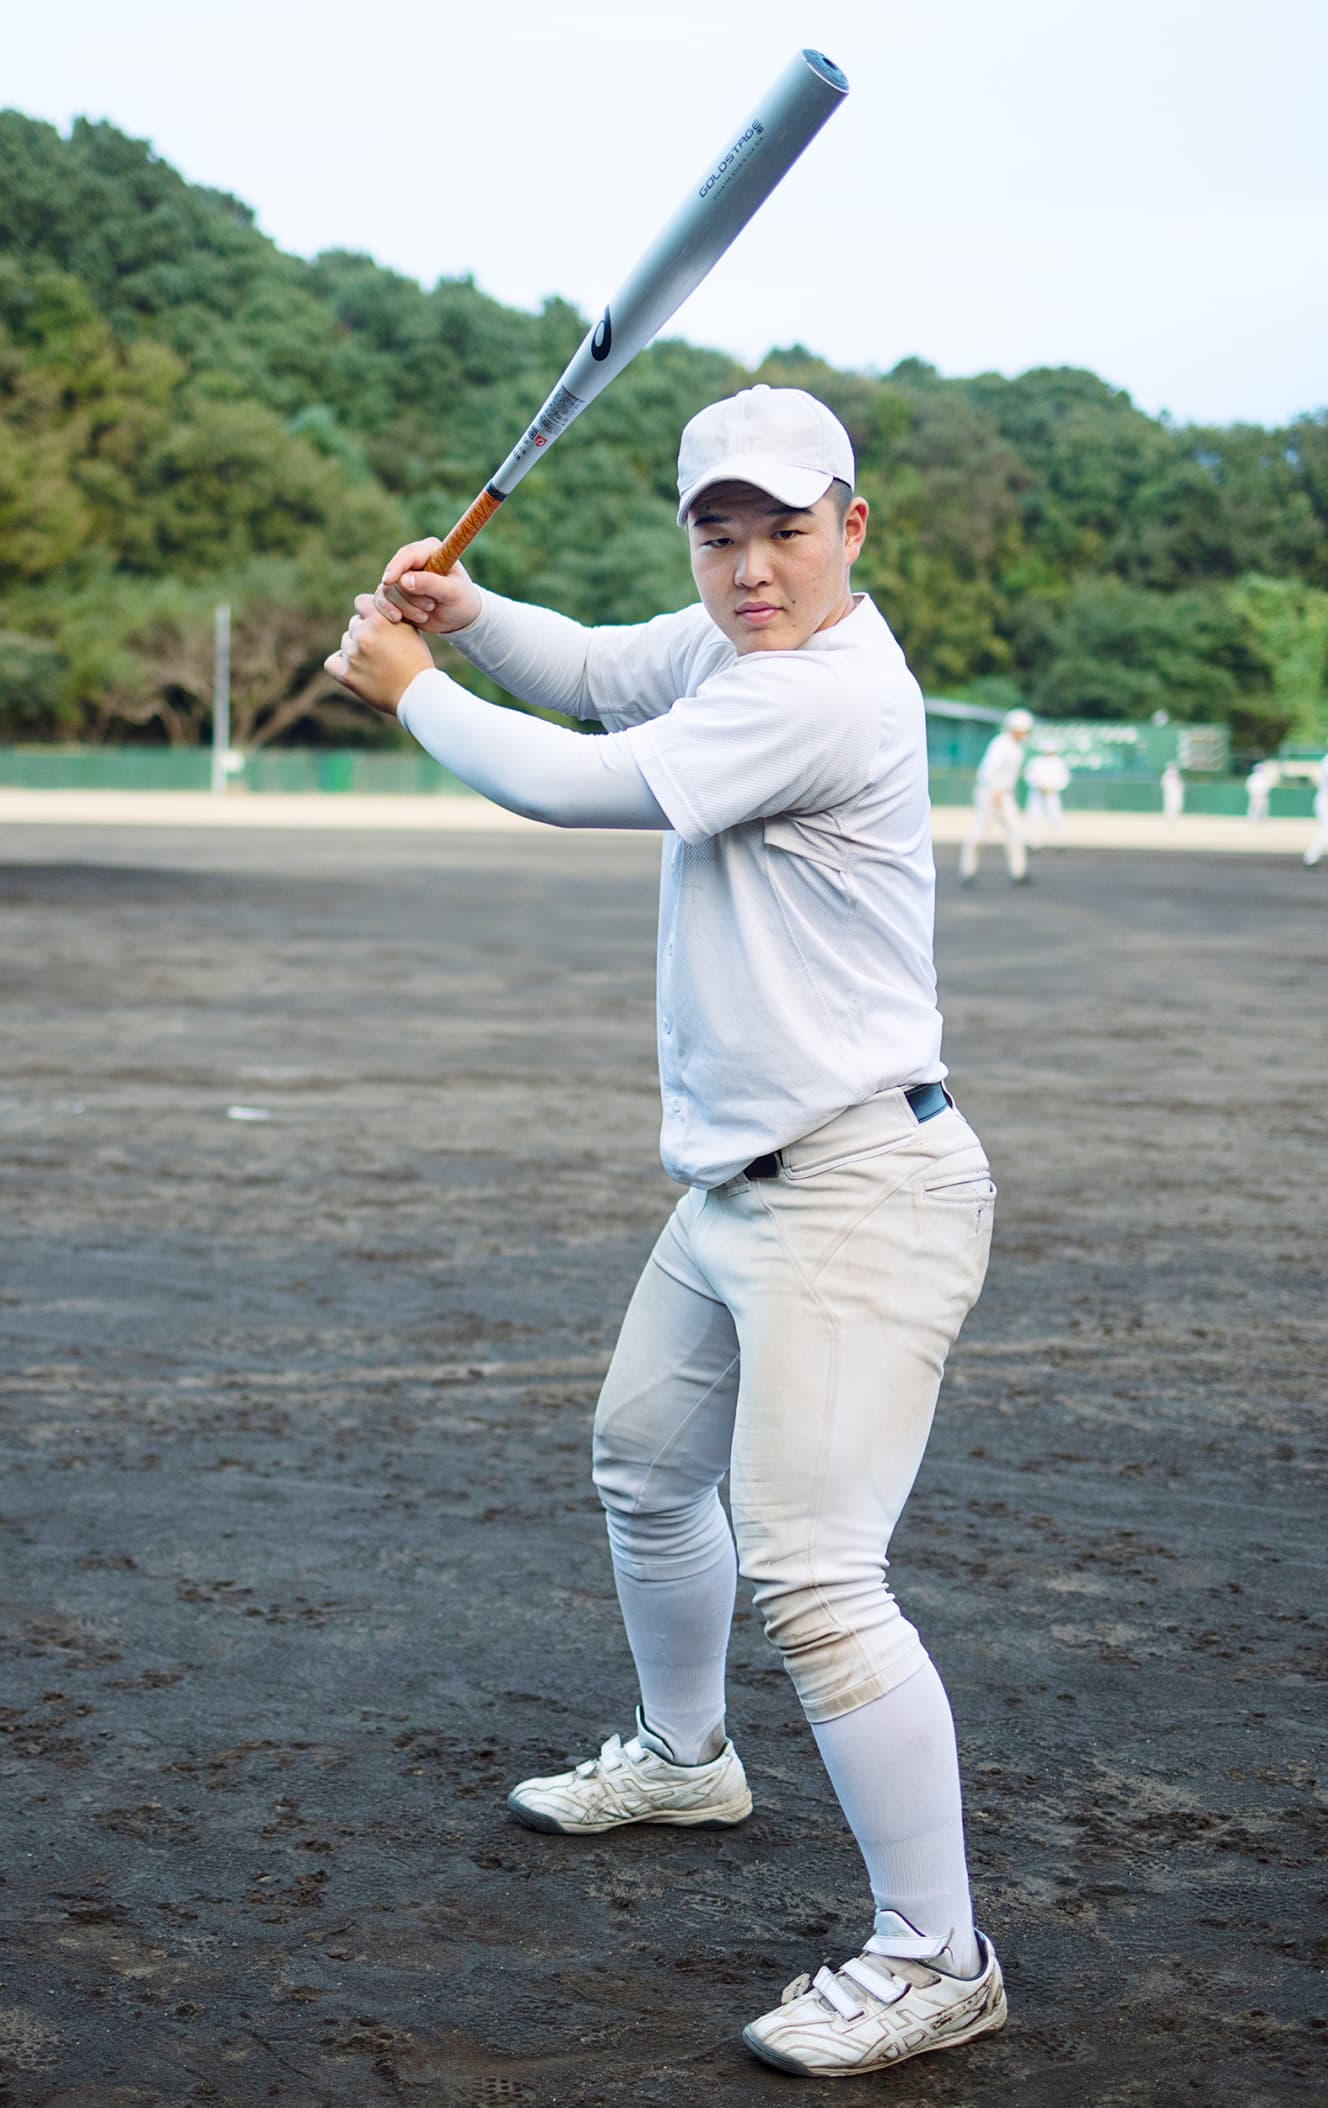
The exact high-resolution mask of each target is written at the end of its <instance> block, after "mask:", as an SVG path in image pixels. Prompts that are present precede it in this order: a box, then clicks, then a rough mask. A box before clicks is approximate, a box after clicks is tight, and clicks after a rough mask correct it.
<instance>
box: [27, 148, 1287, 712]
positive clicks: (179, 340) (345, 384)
mask: <svg viewBox="0 0 1328 2108" xmlns="http://www.w3.org/2000/svg"><path fill="white" fill-rule="evenodd" d="M725 268H726V269H730V270H741V268H742V262H741V254H740V252H739V253H738V254H737V255H735V256H734V257H733V258H731V259H730V260H729V262H728V263H727V264H726V266H725ZM585 326H586V325H585V320H584V318H583V317H582V316H580V315H579V314H577V313H576V312H575V311H574V310H573V309H572V308H571V307H570V306H568V305H567V304H566V303H564V302H562V301H559V300H553V301H550V302H549V303H548V304H547V305H546V306H545V307H544V309H543V310H542V312H540V313H539V314H525V313H519V312H516V311H514V310H512V309H510V308H505V307H503V306H501V305H500V304H499V303H498V302H496V301H494V300H490V299H488V298H487V297H486V296H485V295H484V294H483V293H482V292H480V291H479V290H478V289H477V287H476V286H475V285H474V284H473V283H472V282H471V281H470V280H468V279H463V280H444V281H443V282H441V283H440V284H439V285H437V286H436V287H435V288H434V289H433V290H432V291H430V292H426V291H424V290H423V289H422V288H421V287H420V286H419V285H417V284H416V283H415V282H414V281H413V280H410V279H405V278H401V277H398V276H396V275H394V274H393V273H392V272H390V271H386V270H383V269H381V268H380V267H379V266H378V265H376V264H375V263H373V262H372V261H371V260H370V259H368V258H367V257H363V256H356V255H349V254H343V253H338V252H334V253H331V254H328V255H325V256H321V257H319V258H318V260H317V261H316V262H314V263H306V262H303V261H301V260H299V259H297V258H294V257H289V256H285V255H283V254H282V253H281V252H280V251H279V250H278V249H277V248H275V247H274V245H273V244H272V243H271V242H270V241H268V240H267V239H266V238H265V237H264V236H263V235H262V234H261V233H259V231H258V230H257V229H256V227H255V226H254V224H253V218H252V215H251V213H250V212H249V210H248V208H247V207H246V206H244V205H243V204H241V203H239V202H238V201H237V200H236V199H234V198H231V197H227V196H225V195H223V194H221V193H220V192H217V191H211V190H204V189H200V188H197V187H194V186H191V185H189V184H188V183H186V182H185V181H184V180H183V179H182V178H181V177H180V176H179V175H177V174H176V172H175V171H174V170H173V169H171V168H170V167H168V166H167V165H166V164H165V163H163V162H161V161H158V160H155V159H154V158H153V157H152V155H151V153H150V152H149V150H148V148H147V147H146V146H145V145H144V144H142V143H141V142H139V141H135V140H132V139H129V138H126V137H125V136H124V135H123V134H121V133H120V132H118V131H116V130H115V129H114V128H113V127H111V126H109V125H104V124H89V123H83V122H80V123H79V124H77V125H76V126H75V128H74V131H73V134H72V136H71V137H70V138H69V139H64V138H62V137H61V136H60V134H59V133H58V132H57V131H55V130H54V129H53V128H52V127H51V126H49V125H45V124H41V123H37V122H35V121H34V120H32V119H30V118H27V117H24V116H22V115H20V114H19V113H17V112H15V111H7V112H3V113H0V741H5V740H15V739H35V738H66V739H72V738H78V739H92V740H118V739H126V738H136V739H169V740H171V741H176V742H189V741H193V740H195V739H197V738H198V737H199V736H200V735H201V734H202V733H203V731H204V730H205V729H206V726H207V723H208V716H209V708H210V705H209V696H210V648H211V609H212V607H213V605H214V603H215V602H216V601H217V600H218V599H222V598H226V599H229V600H230V602H231V603H232V606H233V609H234V620H235V643H234V661H235V664H234V671H235V683H236V695H235V723H236V728H237V736H238V737H239V738H240V739H241V740H243V741H246V742H251V741H258V740H271V739H278V738H283V737H292V736H293V737H298V738H319V739H337V740H341V739H344V738H345V737H346V736H347V735H348V733H353V734H354V735H356V736H374V726H373V724H372V721H370V720H369V719H368V716H367V713H363V712H359V711H356V710H352V709H351V708H350V706H347V705H345V704H344V703H340V702H338V701H336V700H335V699H329V684H328V683H327V682H326V680H325V679H324V678H323V677H322V675H321V674H320V672H319V666H320V662H321V659H322V657H323V654H324V653H325V651H326V650H327V649H328V648H329V646H330V643H331V642H332V641H333V640H334V639H335V636H336V634H337V633H338V631H339V630H340V628H341V623H342V616H343V611H344V609H345V606H346V603H347V599H348V595H349V594H350V593H351V592H352V591H353V590H355V589H356V588H357V587H360V586H362V585H363V584H364V583H365V582H366V581H368V580H369V579H371V578H372V577H374V576H376V575H377V571H378V569H379V567H380V566H381V563H382V561H383V558H384V556H385V555H386V554H387V553H388V552H389V551H390V550H391V549H392V548H393V547H395V546H396V544H397V543H398V542H399V541H400V540H402V539H404V538H405V537H406V536H407V535H408V534H411V533H417V532H439V533H442V532H445V531H446V529H447V527H448V526H450V524H451V522H452V520H453V519H454V518H455V517H456V515H457V514H458V513H459V512H460V511H461V510H462V508H463V507H464V506H465V505H466V504H467V503H468V502H469V500H470V499H471V498H472V497H473V496H474V494H475V492H476V491H477V490H478V489H479V488H480V486H481V484H482V483H483V482H484V480H485V478H486V477H487V476H488V475H489V474H491V472H492V470H493V468H494V467H495V465H496V464H497V462H498V461H499V460H501V459H502V457H503V456H504V455H505V454H506V453H507V451H508V449H509V448H510V446H511V445H512V444H513V442H514V440H515V438H516V436H517V435H518V434H519V432H520V431H521V430H522V429H523V428H524V426H525V425H526V424H527V423H528V422H529V419H530V417H531V415H532V414H533V411H534V410H535V408H537V407H538V405H539V403H540V402H541V401H542V400H543V398H544V396H545V395H546V393H547V392H548V389H549V387H550V386H551V385H552V383H553V381H554V380H555V379H556V377H557V375H558V373H559V372H560V371H561V369H562V366H563V364H564V363H565V361H566V359H567V358H568V356H569V355H570V353H571V352H572V350H573V349H574V347H575V345H576V344H577V343H578V342H579V340H580V337H581V336H582V334H583V332H584V329H585ZM753 378H758V379H761V380H768V381H772V382H790V383H796V384H798V385H800V386H805V387H809V388H811V389H813V390H814V391H815V392H816V393H818V394H820V395H822V396H823V397H824V398H825V399H826V400H827V401H828V402H829V403H830V404H831V405H832V406H833V407H834V408H835V409H836V410H837V411H838V413H839V414H840V416H841V417H842V418H843V419H844V421H845V423H846V424H847V425H848V427H849V429H850V431H851V433H852V435H853V439H854V443H855V445H856V448H857V451H858V459H859V464H860V488H861V489H862V491H863V492H864V494H865V495H866V496H867V497H868V498H869V499H870V500H871V504H872V512H873V527H872V534H871V537H870V541H869V545H868V552H867V554H866V556H865V557H864V559H863V562H862V565H861V566H860V568H859V571H858V573H857V574H856V576H857V581H858V583H859V584H861V585H864V586H866V587H867V588H868V589H869V590H870V591H871V592H872V593H873V594H874V595H875V596H876V597H877V599H878V601H879V603H880V605H881V607H882V609H883V610H884V612H885V613H886V615H887V616H888V618H889V620H890V622H891V624H892V625H893V627H894V628H895V630H896V632H897V633H898V635H899V636H900V638H901V640H902V641H903V643H904V646H905V648H906V650H907V652H908V654H909V657H910V659H911V661H912V663H913V665H914V667H915V669H916V670H917V672H918V675H919V677H920V678H921V680H922V682H923V685H924V687H926V688H928V689H929V690H930V691H932V692H934V693H946V694H950V695H956V694H958V695H969V696H971V697H973V698H975V699H979V700H980V699H983V698H989V699H991V700H994V701H997V702H1005V701H1007V700H1009V701H1013V700H1016V699H1018V698H1022V699H1024V700H1026V701H1028V702H1029V703H1031V704H1032V705H1033V707H1034V708H1036V709H1037V710H1039V711H1041V712H1044V713H1047V714H1051V715H1076V716H1082V715H1089V716H1107V717H1142V716H1147V715H1150V714H1151V713H1152V712H1153V711H1154V710H1156V709H1158V708H1165V709H1167V710H1169V711H1170V712H1171V714H1172V715H1173V716H1175V717H1188V718H1215V719H1222V720H1225V721H1227V722H1229V723H1230V724H1231V725H1232V728H1233V732H1234V735H1235V744H1236V746H1237V748H1238V749H1240V750H1243V751H1246V752H1256V751H1264V750H1267V749H1270V748H1272V747H1273V746H1275V745H1276V744H1277V743H1278V741H1279V740H1280V739H1281V738H1282V737H1283V736H1284V735H1286V734H1287V733H1292V734H1294V735H1296V736H1300V737H1305V738H1320V739H1321V738H1325V737H1328V708H1326V706H1325V701H1324V682H1325V664H1326V662H1328V413H1325V412H1323V411H1320V412H1318V414H1316V415H1314V416H1307V417H1305V418H1303V419H1301V420H1299V421H1298V422H1297V423H1296V424H1294V425H1292V426H1291V427H1290V428H1289V429H1287V430H1285V431H1278V432H1268V431H1264V430H1261V429H1259V428H1257V427H1253V426H1235V427H1232V428H1229V429H1224V430H1209V429H1198V428H1193V427H1187V428H1180V427H1175V426H1171V425H1168V424H1164V423H1161V422H1158V421H1157V420H1155V419H1153V418H1150V417H1147V416H1145V415H1144V414H1143V413H1142V412H1141V411H1139V410H1137V409H1136V408H1135V407H1134V406H1133V404H1132V403H1131V401H1130V399H1129V397H1128V395H1125V394H1122V393H1120V392H1119V391H1117V390H1114V389H1112V388H1110V387H1108V386H1107V385H1106V384H1105V383H1104V382H1102V381H1101V380H1099V379H1098V378H1097V377H1096V376H1095V375H1093V374H1091V373H1085V372H1079V371H1075V370H1070V369H1057V370H1040V371H1035V372H1032V373H1026V374H1023V375H1021V376H1020V377H1019V378H1017V379H1015V380H1006V379H1003V378H1002V377H1001V376H999V375H996V374H983V375H980V376H978V377H977V378H976V379H971V380H944V379H942V378H941V377H940V376H939V375H938V374H937V373H936V372H935V371H934V370H933V369H932V368H931V367H929V366H927V365H925V364H923V363H921V362H919V361H914V360H909V361H907V362H905V363H904V364H903V365H901V366H897V367H896V368H895V369H894V370H893V372H891V373H888V374H886V375H883V376H882V375H876V374H862V373H845V372H839V371H836V370H835V369H833V368H831V367H829V366H826V365H824V364H822V363H820V362H819V361H817V360H816V359H814V358H812V357H811V356H810V355H809V354H808V353H806V352H804V351H803V350H801V349H800V348H797V347H794V348H791V349H785V350H782V351H775V352H772V353H771V354H770V356H769V357H768V358H767V359H766V361H765V363H764V364H763V365H762V366H761V367H760V369H759V371H758V372H757V374H756V375H752V374H750V373H748V372H747V371H746V370H744V369H742V368H740V367H738V366H736V365H734V364H733V362H732V361H731V360H729V359H728V358H727V357H725V356H723V355H722V354H719V353H716V352H709V351H704V350H698V349H696V348H694V347H692V346H689V345H686V344H683V343H681V342H678V341H670V342H666V343H662V344H659V345H657V346H655V347H654V348H653V349H652V350H651V351H650V352H648V353H647V354H646V355H644V356H643V357H642V358H640V359H638V360H637V361H636V362H635V364H634V365H633V366H631V367H630V368H629V369H628V371H627V372H626V373H625V374H624V375H623V376H622V378H621V379H620V380H618V381H617V382H615V383H614V385H613V387H612V388H611V389H610V390H609V391H608V393H607V394H606V395H605V396H603V397H602V398H601V399H600V400H599V402H597V403H596V404H595V405H594V406H593V407H592V409H591V410H590V411H588V412H587V414H586V415H585V417H584V418H583V419H582V420H581V422H580V423H579V424H577V425H575V426H574V427H573V428H572V429H571V430H570V431H569V432H568V433H567V435H566V436H565V437H564V438H563V439H562V440H560V441H559V446H558V455H557V458H556V460H555V462H554V463H553V464H552V465H551V466H548V467H546V466H543V465H541V466H540V467H539V468H537V469H536V471H535V472H534V474H533V475H532V476H531V477H530V478H529V479H528V480H527V481H526V482H525V483H523V484H522V486H521V489H520V491H519V493H518V495H517V496H516V497H514V498H513V500H512V503H511V504H510V506H508V507H507V508H506V509H505V511H504V512H503V513H502V514H501V515H500V516H499V517H498V519H497V520H496V521H495V522H494V523H493V525H492V526H491V527H489V528H488V529H486V531H485V533H484V535H483V537H482V538H481V540H480V541H479V542H478V543H477V544H476V546H475V549H474V551H473V552H472V557H473V563H472V568H473V570H474V571H475V573H476V575H477V576H478V577H480V578H481V579H482V580H483V581H484V582H486V583H488V584H490V585H493V586H496V587H498V588H499V589H500V590H502V591H505V592H510V593H514V594H519V595H521V596H522V597H525V598H530V599H536V600H541V601H548V602H551V603H552V604H554V605H556V606H558V607H561V608H564V609H566V610H567V611H568V612H569V613H571V614H575V615H578V616H580V617H582V618H584V619H588V620H593V621H624V620H633V619H637V618H640V617H643V616H645V615H648V614H651V613H654V612H656V611H657V610H658V609H659V608H661V607H673V606H678V605H680V604H681V603H682V602H684V601H685V600H687V599H689V598H691V597H692V588H691V580H690V576H689V573H688V569H687V562H686V554H685V547H684V543H683V538H682V536H681V535H680V533H679V532H678V529H677V528H676V527H675V525H674V519H673V514H674V495H673V493H674V481H673V476H674V457H675V451H676V445H677V436H678V432H679V429H680V427H681V425H682V424H683V422H684V421H685V420H686V418H687V417H689V416H690V415H691V413H692V412H693V411H694V410H696V409H697V408H698V407H699V406H700V405H701V404H702V403H704V402H706V401H708V400H711V399H712V398H713V397H715V396H716V395H718V394H722V393H725V392H728V391H730V390H731V389H733V388H735V387H740V386H743V385H744V384H745V383H747V382H748V381H749V380H751V379H753ZM381 736H386V735H381Z"/></svg>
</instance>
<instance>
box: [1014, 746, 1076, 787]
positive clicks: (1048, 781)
mask: <svg viewBox="0 0 1328 2108" xmlns="http://www.w3.org/2000/svg"><path fill="white" fill-rule="evenodd" d="M1024 781H1025V782H1026V783H1027V785H1028V787H1029V789H1030V790H1035V791H1042V792H1043V793H1044V794H1050V795H1052V796H1056V797H1059V795H1060V793H1061V792H1062V791H1063V790H1064V789H1065V788H1066V786H1067V785H1068V783H1069V781H1070V771H1069V769H1068V768H1067V767H1066V765H1065V763H1064V761H1062V759H1061V757H1060V755H1059V754H1034V755H1033V756H1032V757H1031V759H1030V760H1029V763H1028V766H1027V767H1026V768H1025V770H1024Z"/></svg>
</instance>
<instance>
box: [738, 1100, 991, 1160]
mask: <svg viewBox="0 0 1328 2108" xmlns="http://www.w3.org/2000/svg"><path fill="white" fill-rule="evenodd" d="M904 1098H905V1101H906V1102H907V1104H908V1106H909V1108H910V1109H911V1111H912V1114H913V1117H914V1119H915V1120H916V1121H917V1123H918V1125H919V1127H921V1125H922V1123H923V1121H924V1120H934V1119H935V1118H936V1115H937V1113H943V1112H944V1111H945V1108H946V1106H947V1105H948V1104H949V1103H950V1100H949V1098H948V1097H947V1095H946V1090H945V1085H944V1084H943V1083H915V1084H912V1085H910V1087H909V1089H908V1090H906V1091H905V1093H904ZM780 1169H781V1165H780V1158H779V1152H778V1150H776V1151H775V1153H774V1155H773V1156H754V1157H753V1158H752V1160H751V1163H750V1164H748V1165H747V1166H746V1167H745V1168H744V1170H743V1174H742V1175H743V1177H744V1178H778V1177H779V1173H780Z"/></svg>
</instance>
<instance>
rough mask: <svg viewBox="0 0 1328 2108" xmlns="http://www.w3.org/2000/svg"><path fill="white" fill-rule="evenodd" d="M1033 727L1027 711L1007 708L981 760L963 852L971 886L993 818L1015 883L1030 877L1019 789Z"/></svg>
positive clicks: (962, 871) (963, 878) (962, 870)
mask: <svg viewBox="0 0 1328 2108" xmlns="http://www.w3.org/2000/svg"><path fill="white" fill-rule="evenodd" d="M1032 729H1033V719H1032V717H1031V715H1030V714H1029V712H1028V711H1027V710H1010V711H1007V713H1006V716H1005V719H1004V721H1003V723H1002V725H1001V729H1000V731H999V732H998V733H997V734H996V737H995V738H994V739H993V740H992V742H991V744H990V746H989V747H988V748H987V751H986V753H985V754H984V755H983V757H982V759H981V761H980V762H979V763H978V775H977V782H976V783H975V785H974V786H973V823H972V826H971V827H970V829H969V832H968V838H967V840H966V841H965V843H964V846H963V848H962V849H961V850H960V852H959V879H960V883H961V884H962V885H965V886H971V885H972V883H973V881H974V879H975V878H976V877H977V875H978V853H979V851H980V849H981V847H982V842H983V838H984V837H985V835H986V832H987V829H988V827H989V826H990V825H991V823H992V821H993V820H998V821H999V822H1000V826H1001V833H1002V835H1003V836H1004V839H1005V868H1006V870H1007V871H1008V872H1009V874H1010V879H1011V882H1012V883H1013V884H1014V885H1016V886H1020V885H1022V884H1023V883H1024V881H1025V879H1026V878H1027V877H1028V858H1027V855H1026V854H1025V851H1024V828H1023V821H1022V818H1021V816H1020V812H1019V805H1018V801H1017V800H1016V798H1015V790H1016V788H1017V786H1018V783H1019V774H1020V770H1021V769H1022V768H1023V765H1024V742H1025V741H1026V740H1027V738H1028V735H1029V733H1030V732H1031V731H1032Z"/></svg>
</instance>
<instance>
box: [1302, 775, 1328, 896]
mask: <svg viewBox="0 0 1328 2108" xmlns="http://www.w3.org/2000/svg"><path fill="white" fill-rule="evenodd" d="M1314 819H1315V829H1314V838H1313V840H1312V841H1311V843H1310V846H1309V848H1308V849H1307V850H1306V851H1305V862H1306V864H1307V865H1308V866H1309V868H1310V870H1313V869H1314V866H1315V865H1316V864H1317V863H1319V862H1321V861H1322V858H1323V855H1324V852H1325V850H1328V754H1325V755H1324V757H1323V760H1322V761H1321V762H1320V763H1319V785H1318V789H1317V790H1316V791H1315V793H1314Z"/></svg>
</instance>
